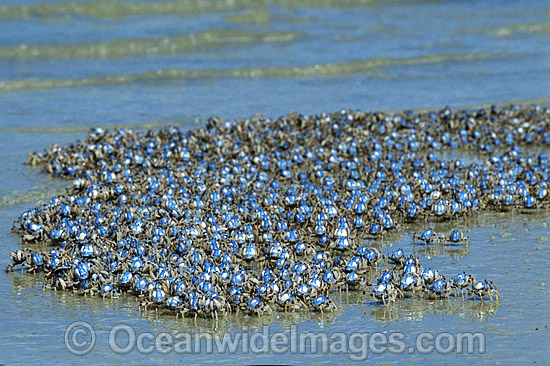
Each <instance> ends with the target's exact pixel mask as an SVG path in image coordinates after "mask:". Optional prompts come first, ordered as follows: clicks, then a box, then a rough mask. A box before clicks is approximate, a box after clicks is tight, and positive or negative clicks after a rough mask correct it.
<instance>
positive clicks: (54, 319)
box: [0, 0, 550, 364]
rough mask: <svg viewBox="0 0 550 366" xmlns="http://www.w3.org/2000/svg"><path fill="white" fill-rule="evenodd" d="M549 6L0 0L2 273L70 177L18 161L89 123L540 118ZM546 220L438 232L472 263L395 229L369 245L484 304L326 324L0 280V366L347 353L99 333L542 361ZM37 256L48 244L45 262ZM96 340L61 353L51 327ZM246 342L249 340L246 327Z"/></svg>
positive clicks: (547, 72) (353, 315)
mask: <svg viewBox="0 0 550 366" xmlns="http://www.w3.org/2000/svg"><path fill="white" fill-rule="evenodd" d="M549 19H550V4H549V2H548V1H535V0H528V1H521V2H519V1H498V2H497V1H486V0H481V1H458V0H457V1H377V0H371V1H369V0H364V1H361V0H346V1H337V0H323V1H296V2H294V1H285V0H279V1H251V0H250V1H246V0H232V1H230V0H222V1H206V0H205V1H181V2H178V1H166V2H163V1H150V2H140V1H120V2H119V1H114V0H108V1H94V0H92V1H72V2H71V3H64V2H59V1H58V0H42V1H38V0H37V1H31V0H2V1H0V30H1V31H0V111H1V114H0V136H1V142H2V143H1V144H0V161H1V163H0V164H1V168H2V174H1V175H0V236H1V240H0V242H1V245H0V267H1V268H5V267H6V266H7V265H8V264H9V263H10V260H9V253H10V251H12V250H14V249H17V248H18V247H19V239H18V238H17V237H16V236H13V235H12V234H10V230H11V225H12V222H13V221H14V220H15V218H16V217H17V216H18V215H19V214H20V213H21V212H23V211H24V210H26V209H28V208H30V207H32V206H34V205H35V204H36V202H37V201H38V200H46V199H49V197H51V196H53V195H57V194H60V193H62V192H63V189H64V187H66V186H68V185H69V184H70V182H65V181H60V180H56V179H52V178H50V177H48V176H47V175H45V174H43V173H41V172H40V171H39V170H36V169H32V168H29V167H28V166H25V165H23V163H24V162H25V161H26V159H27V153H28V152H29V151H37V150H42V149H44V148H46V147H47V146H48V145H49V144H55V143H57V144H67V143H70V142H72V141H75V140H78V139H83V138H84V137H85V134H86V131H87V130H88V129H89V128H90V127H93V126H107V127H118V126H125V127H130V126H134V127H135V128H141V129H143V128H159V127H160V126H163V125H167V124H175V125H177V126H181V127H182V128H193V127H196V126H200V124H201V123H202V121H204V120H205V119H207V118H208V117H210V116H220V117H222V118H225V119H235V118H246V117H248V116H251V115H253V114H255V113H262V114H264V115H266V116H271V117H277V116H280V115H283V114H286V113H288V112H289V111H292V110H295V111H298V112H301V113H304V114H316V113H320V112H322V111H336V110H339V109H340V108H351V109H361V110H402V109H409V108H441V107H444V106H445V105H450V106H455V107H459V106H473V105H481V104H487V103H496V102H507V101H523V102H524V103H531V102H535V103H541V104H546V105H548V103H549V98H548V97H549V96H550V89H549V85H550V42H549V35H550V20H549ZM549 219H550V213H548V212H539V213H536V214H530V215H526V214H522V213H520V212H513V213H509V212H508V213H483V214H480V215H478V216H476V217H473V218H470V219H468V220H462V221H460V222H459V223H456V222H455V223H446V224H436V225H434V227H435V229H436V230H437V231H441V232H450V230H451V228H453V227H455V226H457V225H458V226H460V227H462V228H463V229H465V230H467V231H469V234H468V235H469V236H470V237H471V247H470V248H469V250H463V251H456V252H454V253H448V252H438V251H434V252H430V253H426V252H422V249H423V248H416V247H413V244H412V241H411V233H412V232H413V231H417V230H419V229H420V226H405V227H404V230H403V232H402V233H401V234H400V235H396V236H395V237H393V238H390V239H387V240H383V241H370V242H369V245H371V246H375V247H377V248H379V249H381V250H382V251H383V252H384V253H386V254H387V253H388V251H389V250H390V249H389V247H390V246H393V247H394V248H395V247H402V248H403V249H404V250H405V251H406V252H407V253H411V252H413V251H414V252H415V253H417V254H418V255H421V256H422V261H423V264H424V265H425V266H431V267H434V268H437V269H439V270H440V272H442V273H444V274H445V275H447V277H449V276H454V275H456V274H457V273H458V272H461V271H462V270H464V271H466V272H468V273H472V274H474V275H475V276H476V277H478V278H480V279H482V278H489V279H491V280H493V281H494V282H495V283H497V284H498V286H499V288H500V293H501V297H502V299H501V301H500V304H498V305H494V304H493V305H492V304H490V303H485V304H481V303H479V301H478V302H472V301H470V302H457V301H455V299H451V300H450V301H447V300H441V301H416V300H412V299H405V300H402V301H401V300H399V301H397V302H396V304H395V305H394V306H392V307H391V308H387V309H386V308H384V307H382V306H380V305H376V304H374V303H373V302H372V301H370V300H369V299H368V298H367V299H364V298H361V297H359V296H357V295H356V294H353V293H350V294H342V295H341V296H337V298H338V299H339V311H338V312H337V313H335V314H330V315H326V314H325V315H322V316H321V315H304V314H302V315H297V314H294V315H292V314H290V315H286V314H277V315H275V316H271V317H265V318H257V319H256V318H242V317H234V316H233V317H228V318H223V317H222V319H220V320H219V321H218V322H217V323H216V322H214V321H204V320H197V321H196V322H195V321H194V319H191V320H189V319H183V320H182V319H176V318H174V317H171V316H160V317H159V316H156V314H155V313H154V312H153V313H144V314H140V313H139V312H138V306H137V304H138V303H137V300H135V299H134V298H129V297H128V298H127V297H124V298H122V299H115V300H112V299H102V298H100V297H97V298H89V297H81V296H74V295H72V294H69V293H60V292H53V291H50V290H45V291H43V290H42V284H43V283H42V281H41V279H40V275H28V274H21V273H20V272H15V273H13V274H5V273H4V272H3V271H2V272H0V273H2V274H0V304H1V309H2V311H1V315H0V317H1V321H0V363H2V364H13V363H24V364H31V363H49V364H51V363H54V362H56V363H74V364H76V363H78V364H91V363H94V364H105V363H108V362H109V363H112V362H124V363H128V364H134V363H146V364H173V363H175V362H178V361H181V362H184V363H199V362H209V363H221V362H222V363H235V364H241V363H248V364H250V363H292V364H334V363H338V362H340V363H351V362H352V361H350V359H349V357H348V355H347V354H328V355H327V354H325V355H321V354H309V353H307V354H290V353H285V354H282V355H276V354H272V353H268V354H260V355H254V354H250V353H249V354H242V353H237V354H223V355H219V354H213V355H211V354H206V353H204V352H203V353H202V354H191V355H179V354H175V353H169V354H166V355H164V354H159V353H156V352H155V353H152V354H149V355H142V354H139V353H138V352H137V351H135V352H131V353H130V354H126V355H117V354H115V353H113V352H112V351H110V349H109V346H108V333H109V330H110V329H111V328H112V327H113V326H115V325H116V324H119V323H125V324H129V325H131V326H133V327H134V329H135V330H136V332H137V333H138V334H139V333H141V332H152V333H155V334H158V333H160V332H163V331H167V332H177V331H181V332H194V331H197V330H201V331H212V330H217V331H218V332H222V333H223V332H232V333H235V332H237V331H238V330H239V329H240V327H241V326H249V325H250V326H253V327H261V326H262V325H264V324H271V326H270V331H271V332H276V331H281V330H288V329H289V327H290V325H292V324H297V325H298V330H299V331H300V332H308V331H311V332H320V331H324V332H327V333H328V334H333V333H336V332H346V333H347V334H351V333H352V332H369V333H375V332H385V333H389V332H402V333H404V334H405V335H406V336H407V341H408V342H414V337H416V335H418V334H419V333H421V332H433V333H434V334H437V333H439V332H451V333H456V332H482V333H484V334H485V336H486V342H487V343H486V352H485V353H484V354H477V353H476V354H472V355H468V354H456V353H454V352H451V353H450V354H438V353H431V354H428V355H422V354H418V353H414V354H410V353H408V352H405V353H403V354H391V353H389V352H386V353H383V354H373V353H371V354H369V355H368V360H370V361H376V362H377V363H388V364H392V363H401V362H407V363H416V364H421V363H429V364H439V363H447V364H464V363H466V362H468V363H476V364H477V363H491V364H493V363H503V364H511V363H515V362H519V363H523V364H524V363H535V362H536V363H542V364H544V363H546V362H548V357H549V356H550V341H549V340H550V330H549V329H548V328H549V327H550V315H549V314H550V296H549V287H548V285H549V283H550V280H549V277H548V263H550V236H549V233H550V231H549V227H548V223H549ZM45 249H46V248H44V250H45ZM77 320H81V321H86V322H88V323H90V324H91V325H92V326H93V327H94V329H95V331H96V332H97V344H96V346H95V348H94V350H93V351H92V352H91V353H89V354H88V355H85V356H75V355H72V354H71V353H70V352H68V350H67V349H66V348H65V346H64V331H65V328H66V327H67V326H68V325H69V324H71V323H72V322H74V321H77ZM251 329H260V330H261V328H251Z"/></svg>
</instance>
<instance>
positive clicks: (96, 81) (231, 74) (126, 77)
mask: <svg viewBox="0 0 550 366" xmlns="http://www.w3.org/2000/svg"><path fill="white" fill-rule="evenodd" d="M513 57H514V56H513V55H505V54H493V53H485V52H476V53H460V54H430V55H424V56H417V57H407V58H394V57H377V58H371V59H366V60H359V61H351V62H343V63H324V64H313V65H306V66H276V67H261V66H258V67H248V68H236V69H229V70H215V69H210V70H191V69H183V68H169V69H164V70H153V71H147V72H142V73H129V74H118V75H109V76H102V77H87V78H79V79H22V80H6V81H0V92H9V91H17V90H41V89H52V88H71V87H86V86H90V85H109V84H124V83H129V82H134V81H177V80H184V79H199V78H253V79H256V78H321V77H322V78H331V77H345V76H351V75H358V74H371V75H375V74H377V73H379V72H380V71H381V69H383V68H385V67H390V66H414V65H422V64H440V63H445V62H465V61H480V60H486V59H495V58H513Z"/></svg>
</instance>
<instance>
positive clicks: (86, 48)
mask: <svg viewBox="0 0 550 366" xmlns="http://www.w3.org/2000/svg"><path fill="white" fill-rule="evenodd" d="M299 37H301V34H300V33H298V32H282V31H281V32H279V31H271V32H255V31H247V30H217V29H211V30H208V31H204V32H199V33H192V34H185V35H181V36H176V37H164V38H132V39H116V40H113V41H109V42H102V43H95V44H63V45H26V44H21V45H19V46H15V47H2V48H0V58H19V59H27V58H53V59H62V58H77V59H86V58H101V59H109V58H120V57H129V56H140V55H147V54H174V53H181V52H185V51H190V50H195V49H200V48H203V47H218V46H223V45H228V44H230V45H236V44H241V45H243V44H244V45H247V44H251V43H269V42H290V41H294V40H296V39H298V38H299Z"/></svg>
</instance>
